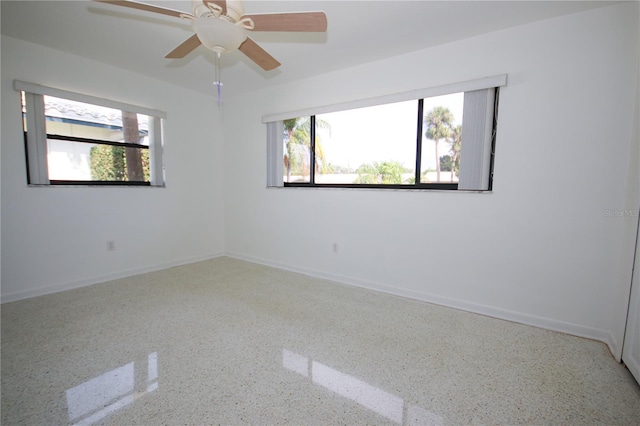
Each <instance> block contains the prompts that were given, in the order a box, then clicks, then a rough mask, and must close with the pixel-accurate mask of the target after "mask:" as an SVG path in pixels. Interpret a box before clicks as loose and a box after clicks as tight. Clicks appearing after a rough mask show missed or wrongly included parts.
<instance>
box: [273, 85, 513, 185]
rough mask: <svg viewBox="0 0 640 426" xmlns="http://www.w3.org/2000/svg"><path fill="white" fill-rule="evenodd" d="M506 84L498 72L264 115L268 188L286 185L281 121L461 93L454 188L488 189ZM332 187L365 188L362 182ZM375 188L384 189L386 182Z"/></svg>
mask: <svg viewBox="0 0 640 426" xmlns="http://www.w3.org/2000/svg"><path fill="white" fill-rule="evenodd" d="M506 84H507V74H501V75H496V76H492V77H485V78H480V79H476V80H469V81H464V82H459V83H453V84H448V85H443V86H438V87H431V88H425V89H419V90H413V91H410V92H403V93H397V94H392V95H387V96H381V97H376V98H369V99H359V100H356V101H351V102H343V103H339V104H333V105H325V106H319V107H314V108H306V109H302V110H298V111H290V112H285V113H277V114H267V115H264V116H263V117H262V122H263V123H265V124H266V125H267V187H283V186H285V184H284V180H283V161H282V152H283V148H282V146H283V136H284V132H283V130H282V123H283V120H288V119H291V118H295V117H306V116H312V115H318V114H325V113H330V112H338V111H344V110H349V109H356V108H365V107H370V106H376V105H383V104H390V103H395V102H403V101H410V100H418V99H425V98H430V97H434V96H441V95H448V94H452V93H460V92H464V94H465V95H464V96H465V102H464V112H463V124H462V126H463V127H462V140H463V141H464V142H463V144H462V147H461V155H460V176H459V182H458V189H457V190H458V191H489V190H491V186H490V185H491V176H490V174H491V172H492V170H491V168H492V146H493V141H494V139H495V134H494V120H495V118H496V116H497V111H495V101H496V98H495V97H496V93H497V90H498V89H499V88H500V87H502V86H505V85H506ZM465 160H466V161H465ZM295 186H296V187H300V186H305V185H304V184H300V185H295ZM306 186H308V187H323V186H327V185H322V184H311V185H306ZM332 186H338V187H339V186H345V187H351V188H353V187H365V186H364V185H332ZM378 187H379V188H384V187H385V185H380V186H378ZM389 187H390V188H396V187H392V186H389ZM406 188H407V189H422V188H418V187H415V188H413V187H412V186H411V185H406Z"/></svg>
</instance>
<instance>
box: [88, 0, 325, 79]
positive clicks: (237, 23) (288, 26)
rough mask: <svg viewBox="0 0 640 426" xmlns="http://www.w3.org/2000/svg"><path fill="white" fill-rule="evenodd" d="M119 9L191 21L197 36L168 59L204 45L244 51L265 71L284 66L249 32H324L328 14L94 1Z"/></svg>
mask: <svg viewBox="0 0 640 426" xmlns="http://www.w3.org/2000/svg"><path fill="white" fill-rule="evenodd" d="M94 1H96V2H100V3H110V4H114V5H117V6H124V7H129V8H132V9H138V10H144V11H146V12H153V13H160V14H163V15H168V16H173V17H176V18H182V19H188V20H190V21H191V27H192V28H193V30H194V32H195V34H194V35H192V36H191V37H189V38H188V39H187V40H185V41H184V42H183V43H182V44H180V45H179V46H178V47H176V48H175V49H173V50H172V51H171V52H169V53H168V54H167V55H166V56H165V58H169V59H177V58H183V57H185V56H186V55H187V54H189V53H190V52H191V51H193V50H194V49H195V48H197V47H198V46H200V45H201V44H202V45H204V46H205V47H207V48H209V49H211V50H213V51H214V52H216V53H217V56H218V59H219V57H220V54H222V53H226V52H231V51H234V50H236V49H237V50H240V51H241V52H242V53H244V54H245V55H246V56H247V57H248V58H249V59H251V60H252V61H253V62H255V63H256V64H257V65H259V66H260V67H261V68H262V69H264V70H265V71H269V70H272V69H274V68H277V67H279V66H280V65H281V64H280V62H278V61H277V60H276V59H275V58H274V57H273V56H271V55H270V54H269V53H267V51H265V50H264V49H263V48H262V47H260V46H259V45H258V44H257V43H256V42H255V41H254V40H253V39H252V38H251V37H249V36H248V35H247V32H248V31H287V32H289V31H292V32H324V31H326V30H327V17H326V15H325V13H324V12H290V13H264V14H248V15H245V13H244V7H243V6H242V2H241V1H240V0H219V1H213V0H192V2H191V4H192V10H193V13H185V12H181V11H178V10H173V9H168V8H164V7H159V6H155V5H151V4H146V3H140V2H137V1H129V0H94Z"/></svg>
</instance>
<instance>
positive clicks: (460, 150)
mask: <svg viewBox="0 0 640 426" xmlns="http://www.w3.org/2000/svg"><path fill="white" fill-rule="evenodd" d="M502 80H504V81H505V82H506V76H502V77H501V78H497V79H491V83H494V82H500V81H502ZM473 84H478V83H477V82H471V84H459V85H453V86H452V87H451V88H448V87H445V88H438V89H436V90H432V91H431V92H434V93H435V95H434V96H425V97H422V98H418V99H416V98H414V99H409V100H399V101H388V100H396V99H397V98H403V97H405V98H406V97H407V96H411V95H412V94H408V95H407V94H400V95H398V96H393V97H391V99H390V98H389V97H387V98H384V99H382V100H381V99H377V100H371V101H369V102H367V101H357V102H354V103H353V104H357V106H354V105H352V104H349V105H344V107H342V106H341V105H338V106H333V107H331V106H330V107H324V108H318V109H319V110H320V111H319V112H318V113H315V114H309V115H301V116H297V117H296V116H293V118H286V119H283V120H281V121H280V120H278V121H271V120H270V119H271V118H272V117H273V116H268V117H267V118H266V119H263V120H264V121H265V122H266V123H267V128H268V136H267V138H268V141H269V142H268V167H267V169H268V186H285V187H351V188H367V187H371V188H403V189H405V188H406V189H445V190H475V191H487V190H491V188H492V178H493V174H492V166H493V153H494V146H495V135H496V132H495V130H496V125H497V100H498V99H497V98H498V96H497V95H498V90H499V89H498V87H499V86H498V85H495V86H486V85H485V86H484V88H480V89H478V90H473V89H475V87H473ZM479 84H486V81H485V80H483V81H481V82H480V83H479ZM456 87H461V88H462V89H463V90H458V91H454V90H453V89H455V88H456ZM468 88H470V89H471V90H468ZM449 90H451V91H449ZM363 103H364V104H365V105H364V106H360V105H361V104H363ZM366 104H369V105H366ZM325 111H326V112H325ZM280 116H282V115H277V116H276V117H280ZM278 161H279V162H281V164H277V162H278ZM277 170H279V172H278V171H277ZM276 173H278V174H279V176H280V178H278V177H277V175H276ZM279 180H280V181H279Z"/></svg>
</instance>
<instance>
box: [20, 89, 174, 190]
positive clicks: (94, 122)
mask: <svg viewBox="0 0 640 426" xmlns="http://www.w3.org/2000/svg"><path fill="white" fill-rule="evenodd" d="M14 85H15V88H16V90H19V91H20V94H21V100H22V114H23V128H24V135H25V147H26V153H27V166H28V176H27V180H28V182H29V184H32V185H83V184H84V185H86V184H90V185H146V186H151V185H152V186H164V171H163V164H162V118H163V117H164V113H162V112H159V111H155V110H148V109H146V108H142V107H136V106H132V105H126V104H121V103H117V102H113V101H107V100H103V99H99V98H93V97H89V96H86V95H79V94H74V93H70V92H65V91H61V90H57V89H51V88H46V87H43V86H37V85H32V84H29V83H22V82H17V81H16V82H15V83H14Z"/></svg>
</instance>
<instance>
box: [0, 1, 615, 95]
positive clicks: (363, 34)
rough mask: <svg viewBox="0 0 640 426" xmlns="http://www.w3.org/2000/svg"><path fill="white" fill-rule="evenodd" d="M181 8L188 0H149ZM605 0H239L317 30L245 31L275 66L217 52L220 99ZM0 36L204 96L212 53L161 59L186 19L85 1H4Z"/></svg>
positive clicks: (182, 34)
mask: <svg viewBox="0 0 640 426" xmlns="http://www.w3.org/2000/svg"><path fill="white" fill-rule="evenodd" d="M147 3H152V4H155V5H158V6H163V7H168V8H172V9H177V10H182V11H185V12H190V11H191V4H190V2H189V1H188V0H183V1H152V0H149V1H147ZM606 4H611V2H607V1H598V2H596V1H494V2H486V1H468V2H467V1H465V2H463V1H443V2H441V1H391V0H387V1H379V0H378V1H365V0H361V1H326V0H325V1H245V2H244V7H245V12H246V13H268V12H290V11H310V10H323V11H325V12H326V14H327V18H328V22H329V24H328V30H327V32H326V33H322V34H318V33H266V32H254V33H252V34H251V37H252V38H253V39H255V40H256V41H257V42H258V43H259V44H260V45H261V46H262V47H263V48H265V49H266V50H267V51H268V52H269V53H271V54H272V55H273V56H274V57H275V58H276V59H278V60H279V61H280V62H281V63H282V64H283V65H282V66H281V67H279V68H278V69H276V70H273V71H263V70H262V69H261V68H259V67H258V66H256V65H255V64H254V63H253V62H251V61H250V60H249V59H247V58H246V57H245V56H244V55H243V54H241V53H240V52H237V51H236V52H232V53H228V54H225V55H223V57H222V60H223V69H222V81H223V82H224V90H225V92H226V94H227V95H231V94H234V93H240V92H243V91H248V90H253V89H257V88H260V87H263V86H267V85H272V84H280V83H284V82H287V81H291V80H296V79H300V78H305V77H310V76H312V75H315V74H320V73H324V72H328V71H332V70H335V69H339V68H345V67H349V66H354V65H357V64H360V63H365V62H369V61H374V60H377V59H381V58H385V57H390V56H395V55H400V54H403V53H407V52H410V51H416V50H420V49H424V48H427V47H430V46H434V45H438V44H443V43H447V42H451V41H455V40H460V39H463V38H467V37H472V36H475V35H478V34H483V33H487V32H492V31H496V30H500V29H503V28H508V27H513V26H517V25H521V24H524V23H528V22H533V21H537V20H542V19H548V18H551V17H555V16H560V15H564V14H569V13H575V12H578V11H582V10H586V9H590V8H594V7H601V6H603V5H606ZM1 6H2V11H1V15H2V25H1V30H2V34H4V35H8V36H11V37H15V38H18V39H22V40H26V41H30V42H33V43H37V44H41V45H44V46H47V47H50V48H53V49H58V50H61V51H64V52H69V53H73V54H76V55H80V56H84V57H87V58H90V59H93V60H96V61H99V62H103V63H106V64H110V65H114V66H116V67H119V68H124V69H128V70H131V71H134V72H137V73H141V74H144V75H147V76H149V77H153V78H156V79H160V80H164V81H167V82H170V83H173V84H177V85H180V86H183V87H187V88H190V89H193V90H197V91H198V92H207V91H208V92H211V94H213V93H214V88H213V86H212V84H211V82H212V81H213V80H214V78H213V73H214V62H215V59H214V58H215V56H214V53H213V52H211V51H209V50H207V49H206V48H205V47H203V46H200V47H198V48H197V49H196V50H195V51H193V52H191V53H190V54H189V55H187V57H185V58H184V59H174V60H169V59H164V55H165V54H166V53H168V52H169V51H170V50H172V49H173V48H174V47H176V46H177V45H178V44H180V43H181V42H182V41H183V40H185V39H186V38H188V37H189V36H191V34H192V31H191V28H190V26H189V24H188V22H186V21H182V20H180V19H177V18H172V17H169V16H164V15H159V14H153V13H147V12H141V11H137V10H133V9H129V8H123V7H118V6H113V5H108V4H102V3H94V2H91V1H54V0H49V1H24V0H23V1H6V0H3V1H2V2H1Z"/></svg>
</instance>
